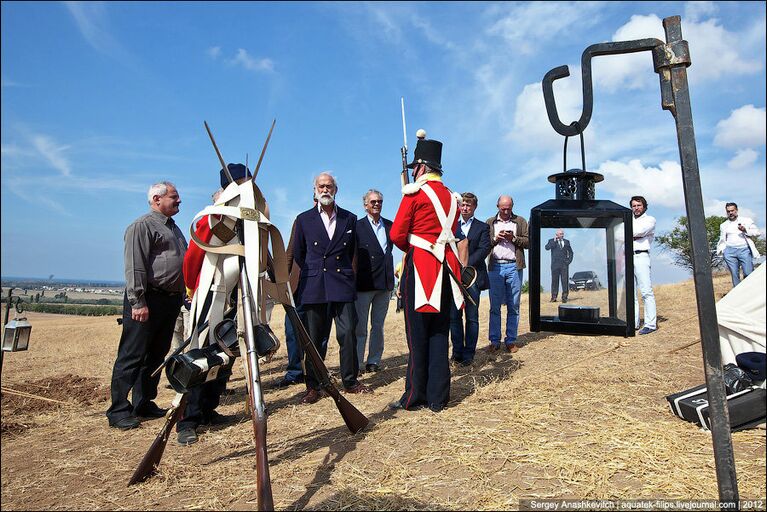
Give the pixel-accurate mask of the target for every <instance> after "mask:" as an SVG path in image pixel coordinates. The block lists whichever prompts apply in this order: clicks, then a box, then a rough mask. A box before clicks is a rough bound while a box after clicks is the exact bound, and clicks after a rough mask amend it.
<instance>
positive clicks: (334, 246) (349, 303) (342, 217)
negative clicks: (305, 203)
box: [293, 172, 371, 404]
mask: <svg viewBox="0 0 767 512" xmlns="http://www.w3.org/2000/svg"><path fill="white" fill-rule="evenodd" d="M337 192H338V184H337V183H336V179H335V178H334V177H333V176H332V175H331V174H330V173H328V172H323V173H320V174H319V175H318V176H317V177H316V178H315V179H314V196H315V198H316V199H317V205H316V206H315V207H312V208H310V209H309V210H307V211H305V212H303V213H301V214H300V215H299V216H298V217H297V218H296V223H295V228H296V231H295V233H294V235H293V261H294V263H295V264H296V265H298V266H299V267H301V274H300V276H299V282H298V290H297V291H296V295H297V300H298V302H300V303H301V307H302V313H301V316H302V318H301V319H302V320H303V322H304V324H305V325H306V329H307V331H309V336H310V338H311V340H312V343H314V344H315V345H316V346H317V350H318V352H319V354H320V356H321V357H322V358H323V359H324V358H325V353H326V352H327V345H325V346H323V345H322V344H321V341H322V338H323V335H324V333H326V332H327V331H328V330H329V329H328V327H329V324H330V323H331V322H332V321H333V320H335V326H336V339H337V340H338V345H339V348H340V350H339V356H340V359H341V361H340V362H341V380H342V381H343V385H344V389H345V390H346V392H347V393H369V392H371V390H370V388H369V387H367V386H365V385H364V384H362V383H360V381H359V380H357V374H358V372H359V360H358V358H357V343H356V336H355V330H356V327H357V312H356V310H355V307H354V301H355V299H356V298H357V291H356V285H355V270H354V267H353V262H354V254H355V250H356V245H357V244H356V225H357V217H356V216H355V215H354V214H353V213H351V212H350V211H348V210H344V209H343V208H340V207H339V206H338V205H337V204H336V193H337ZM304 357H305V359H304V366H305V368H306V376H305V379H306V394H305V395H304V396H303V398H302V399H301V403H305V404H313V403H315V402H317V401H318V400H319V399H320V398H321V397H322V394H321V391H320V383H319V380H318V378H317V375H316V373H315V371H314V368H313V366H312V364H311V359H310V358H309V357H307V356H306V355H305V356H304Z"/></svg>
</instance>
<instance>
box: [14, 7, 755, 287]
mask: <svg viewBox="0 0 767 512" xmlns="http://www.w3.org/2000/svg"><path fill="white" fill-rule="evenodd" d="M0 9H2V18H1V19H2V32H1V37H2V59H1V61H0V62H1V67H2V96H1V98H2V99H1V102H2V134H1V137H0V139H1V140H0V143H1V146H2V175H1V176H2V178H1V179H2V184H1V187H0V190H1V194H2V195H1V199H2V206H1V208H2V213H1V215H2V229H1V231H0V236H1V242H2V244H1V251H2V259H1V263H2V269H1V271H2V275H3V276H25V277H47V276H49V275H54V276H56V278H71V279H104V280H122V279H124V270H123V246H124V244H123V234H124V231H125V228H126V227H127V226H128V225H129V224H130V223H131V222H132V221H133V220H134V219H136V218H137V217H139V216H140V215H142V214H143V213H145V212H147V211H148V209H149V208H148V204H147V202H146V201H147V200H146V192H147V189H148V188H149V186H150V185H151V184H152V183H155V182H158V181H161V180H169V181H171V182H173V183H175V184H176V186H177V188H178V191H179V193H180V195H181V199H182V201H183V202H182V204H181V212H180V213H179V214H178V215H177V216H176V217H175V219H176V221H177V222H178V224H179V225H180V226H181V228H182V231H184V233H188V231H189V225H190V223H191V222H192V219H193V218H194V217H195V215H196V214H197V212H199V211H200V210H202V209H203V208H204V207H205V206H206V205H207V204H208V203H209V202H210V197H211V194H212V192H214V191H215V189H216V188H218V186H219V178H218V170H219V169H220V165H219V163H218V160H217V157H216V155H215V152H214V151H213V149H212V146H211V144H210V142H209V140H208V137H207V134H206V132H205V129H204V126H203V121H207V122H208V124H209V125H210V127H211V130H212V131H213V134H214V135H215V137H216V141H217V143H218V146H219V148H220V149H221V152H222V154H223V155H224V158H225V159H227V161H232V162H242V163H244V162H245V160H246V158H247V159H248V162H249V165H250V166H251V168H252V167H253V165H254V162H255V161H256V160H257V159H258V155H259V153H260V151H261V147H262V145H263V142H264V139H265V138H266V134H267V133H268V130H269V127H270V125H271V122H272V119H276V120H277V123H276V126H275V129H274V133H273V135H272V139H271V142H270V145H269V148H268V150H267V153H266V156H265V157H264V162H263V164H262V167H261V170H260V171H259V175H258V183H259V186H260V187H261V189H262V191H263V192H264V195H265V197H266V199H267V201H268V202H269V205H270V209H271V212H272V221H273V222H274V223H275V224H276V225H277V227H279V228H280V230H281V231H282V232H283V234H284V235H287V234H288V233H289V230H290V226H291V223H292V221H293V219H294V218H295V216H296V215H297V214H298V213H300V212H301V211H304V210H306V209H308V208H309V207H310V206H311V197H310V194H311V192H312V180H313V177H314V176H315V175H317V174H318V173H319V172H322V171H330V172H332V173H333V174H334V175H335V176H336V178H337V180H338V184H339V192H338V196H337V202H338V204H339V205H340V206H341V207H344V208H346V209H348V210H351V211H352V212H354V213H355V214H357V215H358V216H361V215H363V214H364V210H363V207H362V195H363V194H364V193H365V192H366V191H367V190H368V189H369V188H374V189H377V190H380V191H381V192H382V193H383V195H384V207H383V215H384V217H386V218H389V219H393V218H394V216H395V214H396V211H397V207H398V204H399V200H400V198H401V192H400V177H399V173H400V170H401V157H400V147H401V146H402V144H403V133H402V119H401V109H400V98H403V97H404V101H405V110H406V120H407V132H408V146H409V157H410V158H412V151H413V148H414V146H415V140H416V138H415V132H416V130H417V129H419V128H423V129H425V130H426V131H427V134H428V137H429V138H432V139H436V140H439V141H442V142H443V144H444V147H443V153H442V165H443V169H444V171H445V174H444V181H445V183H446V185H447V186H448V187H450V188H451V189H452V190H455V191H457V192H465V191H471V192H474V193H475V194H476V195H477V196H478V197H479V206H478V208H477V213H476V216H477V217H478V218H480V219H482V220H484V219H486V218H488V217H490V216H491V215H493V214H495V213H496V211H497V210H496V208H495V204H496V199H497V198H498V196H499V195H500V194H509V195H511V196H512V197H513V198H514V211H515V213H517V214H520V215H522V216H523V217H525V218H528V219H529V215H530V209H531V208H532V207H534V206H536V205H538V204H540V203H543V202H544V201H546V200H548V199H551V198H553V197H554V186H553V185H552V184H551V183H549V182H548V181H547V177H548V176H549V175H551V174H554V173H557V172H561V171H562V167H563V142H564V138H563V137H562V136H560V135H558V134H557V133H556V132H555V131H554V129H553V128H552V127H551V125H550V123H549V121H548V118H547V115H546V111H545V106H544V102H543V94H542V89H541V80H542V78H543V76H544V75H545V74H546V72H547V71H549V70H550V69H552V68H554V67H557V66H560V65H568V66H569V67H570V73H571V76H570V77H568V78H565V79H561V80H557V81H556V82H555V85H554V94H555V97H556V103H557V107H558V109H559V115H560V118H561V119H562V121H563V122H564V123H565V124H569V123H570V122H571V121H574V120H577V119H578V118H579V117H580V114H581V104H582V93H581V79H580V75H581V72H580V58H581V53H582V52H583V50H584V49H585V48H586V47H588V46H589V45H591V44H594V43H600V42H608V41H625V40H633V39H644V38H650V37H655V38H658V39H661V40H665V37H664V32H663V27H662V19H663V18H665V17H668V16H673V15H680V16H681V17H682V34H683V37H684V38H685V39H686V40H687V41H689V45H690V55H691V59H692V65H691V67H689V68H688V70H687V71H688V77H689V87H690V98H691V104H692V113H693V120H694V128H695V135H696V143H697V153H698V159H699V165H700V176H701V184H702V189H703V196H704V197H703V199H704V205H705V210H706V215H722V216H723V215H724V205H725V203H726V202H728V201H734V202H736V203H738V205H739V206H740V214H741V215H742V216H747V217H751V218H752V219H753V220H754V221H755V222H756V224H757V226H758V227H759V228H760V229H761V230H762V233H764V230H765V225H766V224H767V223H766V222H765V219H767V216H766V214H765V195H766V194H765V126H766V125H767V123H766V122H765V32H766V27H765V25H766V24H765V3H764V2H572V3H571V2H530V3H527V2H505V3H490V2H469V3H461V2H425V3H398V2H395V3H384V2H372V3H364V2H341V3H314V2H274V3H270V2H254V3H251V2H215V3H214V2H106V3H101V2H82V3H81V2H12V1H3V2H2V4H0ZM592 64H593V66H592V67H593V70H592V71H593V79H594V110H593V115H592V119H591V123H590V124H589V126H588V127H587V128H586V130H585V133H584V136H585V149H586V155H585V157H586V167H587V170H589V171H594V172H599V173H601V174H603V175H604V177H605V180H604V182H602V183H600V184H598V185H597V198H598V199H608V200H612V201H615V202H616V203H619V204H621V205H624V206H628V200H629V198H630V197H631V196H632V195H643V196H645V197H646V198H647V201H648V203H649V211H648V213H650V214H651V215H653V216H655V217H656V219H657V230H656V232H657V233H663V232H667V231H670V230H671V229H672V228H673V226H674V225H675V222H676V218H678V217H679V216H682V215H686V213H685V205H684V192H683V188H682V175H681V168H680V164H679V152H678V146H677V139H676V128H675V123H674V120H673V117H672V115H671V114H670V113H669V112H667V111H664V110H662V109H661V107H660V90H659V85H658V76H657V74H656V73H655V72H654V71H653V66H652V58H651V54H650V53H649V52H643V53H639V54H633V55H622V56H604V57H596V58H594V60H593V61H592ZM567 158H568V160H567V162H568V165H567V167H568V168H572V167H580V148H579V144H578V143H577V142H575V141H570V144H569V145H568V155H567ZM187 238H189V237H188V236H187ZM574 249H575V250H576V253H577V249H576V248H575V247H574ZM584 264H585V263H584ZM581 266H583V265H581ZM542 267H543V269H546V268H547V267H548V265H545V264H544V265H542ZM577 270H590V269H589V268H572V267H571V271H573V272H574V271H577ZM689 277H690V274H689V273H688V272H686V271H684V270H683V269H680V268H678V267H675V266H674V265H673V264H672V262H671V256H670V255H668V254H666V253H664V252H663V251H661V250H660V248H657V247H656V248H654V249H653V280H654V282H655V283H671V282H677V281H681V280H684V279H687V278H689ZM525 279H527V273H525ZM603 281H604V279H603Z"/></svg>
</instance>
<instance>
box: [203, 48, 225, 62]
mask: <svg viewBox="0 0 767 512" xmlns="http://www.w3.org/2000/svg"><path fill="white" fill-rule="evenodd" d="M205 53H206V54H207V55H208V57H210V58H211V59H214V60H215V59H217V58H219V57H220V56H221V47H220V46H211V47H210V48H208V49H207V50H206V51H205Z"/></svg>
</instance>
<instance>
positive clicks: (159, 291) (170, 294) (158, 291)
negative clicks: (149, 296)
mask: <svg viewBox="0 0 767 512" xmlns="http://www.w3.org/2000/svg"><path fill="white" fill-rule="evenodd" d="M147 291H150V292H152V293H156V294H157V295H165V296H167V297H173V296H175V295H181V292H169V291H167V290H163V289H162V288H155V287H154V286H150V287H149V290H147Z"/></svg>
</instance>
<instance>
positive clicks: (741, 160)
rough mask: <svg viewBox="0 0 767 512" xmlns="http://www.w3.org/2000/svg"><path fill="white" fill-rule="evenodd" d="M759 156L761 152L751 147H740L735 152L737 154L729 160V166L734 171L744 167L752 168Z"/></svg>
mask: <svg viewBox="0 0 767 512" xmlns="http://www.w3.org/2000/svg"><path fill="white" fill-rule="evenodd" d="M758 158H759V153H758V152H757V151H754V150H753V149H751V148H746V149H740V150H738V151H737V152H736V153H735V156H734V157H732V159H730V161H729V162H727V167H728V168H729V169H730V170H733V171H740V170H744V169H750V168H751V166H752V165H754V163H756V160H757V159H758Z"/></svg>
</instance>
